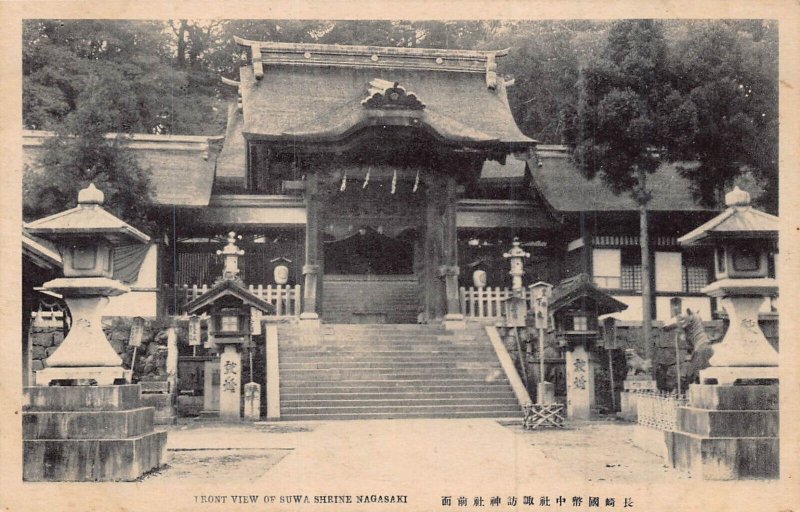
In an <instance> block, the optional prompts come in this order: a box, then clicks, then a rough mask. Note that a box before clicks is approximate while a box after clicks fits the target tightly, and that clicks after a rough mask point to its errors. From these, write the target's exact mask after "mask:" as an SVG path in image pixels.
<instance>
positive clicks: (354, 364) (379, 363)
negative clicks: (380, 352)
mask: <svg viewBox="0 0 800 512" xmlns="http://www.w3.org/2000/svg"><path fill="white" fill-rule="evenodd" d="M281 368H282V369H283V370H285V371H287V372H291V371H294V370H335V369H339V370H351V369H367V368H369V369H375V370H378V369H392V368H429V369H435V368H442V369H453V368H455V369H482V368H500V363H499V362H498V363H491V362H486V361H485V360H482V359H479V358H475V359H474V360H469V359H467V360H465V359H461V358H450V359H447V360H441V359H438V358H437V359H436V360H435V361H430V360H418V361H401V360H392V359H388V358H386V359H368V360H366V361H365V360H361V359H355V358H343V359H342V358H326V359H317V360H315V361H308V360H305V361H302V360H294V361H292V360H290V361H288V362H282V364H281Z"/></svg>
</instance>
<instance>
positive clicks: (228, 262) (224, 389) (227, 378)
mask: <svg viewBox="0 0 800 512" xmlns="http://www.w3.org/2000/svg"><path fill="white" fill-rule="evenodd" d="M236 240H237V238H236V234H235V233H233V232H231V233H230V234H229V236H228V244H227V245H226V246H225V247H224V248H223V249H222V250H221V251H217V254H221V255H222V256H223V258H224V260H225V261H224V268H223V272H222V277H221V278H219V279H217V281H216V283H215V284H214V286H213V287H212V288H211V289H210V290H209V291H208V292H207V293H205V294H203V295H201V296H200V297H198V298H196V299H195V300H193V301H191V302H189V303H188V304H186V306H185V307H184V309H185V312H186V313H187V314H189V315H200V314H203V313H206V314H208V315H209V320H208V322H209V323H208V328H209V329H208V330H209V332H213V335H214V343H215V345H217V346H219V347H221V348H222V352H221V354H220V360H219V371H220V392H219V393H220V397H219V416H220V418H221V419H223V420H227V421H238V420H239V419H241V417H242V416H241V409H240V405H241V385H242V353H241V350H242V348H243V347H245V346H249V345H250V342H251V336H252V331H251V315H252V314H253V310H255V311H260V312H262V313H268V314H269V313H272V312H273V311H274V308H273V306H272V305H271V304H269V303H268V302H265V301H264V300H262V299H261V298H259V297H257V296H255V295H254V294H252V293H250V291H248V290H247V288H245V287H244V283H243V282H242V280H241V279H240V278H239V257H240V256H242V255H243V254H244V251H242V250H241V249H239V247H238V246H237V245H236ZM207 370H208V368H207ZM248 386H250V387H251V388H253V389H252V390H251V391H250V392H249V393H250V395H251V397H255V396H258V397H260V396H261V395H260V386H259V385H258V384H254V383H250V384H248ZM206 391H208V390H206ZM253 409H254V410H255V411H257V410H258V407H254V408H253Z"/></svg>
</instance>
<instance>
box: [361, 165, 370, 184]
mask: <svg viewBox="0 0 800 512" xmlns="http://www.w3.org/2000/svg"><path fill="white" fill-rule="evenodd" d="M370 171H372V168H371V167H367V175H366V176H364V184H363V185H361V188H367V183H369V173H370Z"/></svg>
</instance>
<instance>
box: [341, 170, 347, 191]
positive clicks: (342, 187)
mask: <svg viewBox="0 0 800 512" xmlns="http://www.w3.org/2000/svg"><path fill="white" fill-rule="evenodd" d="M346 189H347V170H346V169H345V171H344V176H342V185H341V186H340V187H339V192H344V191H345V190H346Z"/></svg>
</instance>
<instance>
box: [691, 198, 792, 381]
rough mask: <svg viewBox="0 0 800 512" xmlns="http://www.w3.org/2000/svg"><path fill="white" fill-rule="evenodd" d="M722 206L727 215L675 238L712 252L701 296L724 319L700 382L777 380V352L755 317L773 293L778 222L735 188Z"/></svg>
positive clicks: (701, 373)
mask: <svg viewBox="0 0 800 512" xmlns="http://www.w3.org/2000/svg"><path fill="white" fill-rule="evenodd" d="M725 203H726V205H727V206H728V209H727V210H725V211H724V212H723V213H721V214H720V215H718V216H717V217H715V218H713V219H711V220H710V221H708V222H706V223H705V224H703V225H702V226H700V227H698V228H697V229H695V230H693V231H691V232H690V233H687V234H686V235H684V236H682V237H681V238H679V239H678V242H679V243H681V244H682V245H687V246H710V247H713V248H714V251H715V258H714V260H715V265H714V266H715V274H716V278H717V280H716V281H714V282H713V283H711V284H710V285H708V286H707V287H705V288H704V289H703V292H704V293H706V294H708V295H710V296H712V297H716V298H718V299H719V300H720V303H721V305H722V307H723V308H724V309H725V312H726V313H727V314H728V320H729V327H728V331H727V332H726V333H725V337H724V338H723V340H722V342H721V343H719V344H716V345H714V355H713V357H711V359H710V361H709V363H710V365H711V367H710V368H707V369H705V370H702V371H701V372H700V379H701V382H705V381H707V380H709V381H711V380H714V381H716V382H717V383H719V384H732V383H734V381H736V380H737V379H746V380H750V379H777V378H778V353H777V352H776V351H775V349H774V348H773V347H772V345H770V344H769V342H768V341H767V339H766V337H764V334H763V333H762V332H761V328H760V327H759V326H758V312H759V310H760V309H761V306H762V304H763V303H764V300H765V298H767V297H774V296H777V294H778V284H777V282H776V281H775V279H774V278H771V277H769V273H768V268H769V253H770V252H771V251H774V249H775V245H776V243H777V240H778V217H775V216H774V215H770V214H768V213H764V212H761V211H759V210H755V209H753V207H752V206H750V194H748V193H747V192H745V191H743V190H740V189H739V188H738V187H737V188H735V189H734V190H733V191H731V192H729V193H728V194H727V195H726V196H725Z"/></svg>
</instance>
